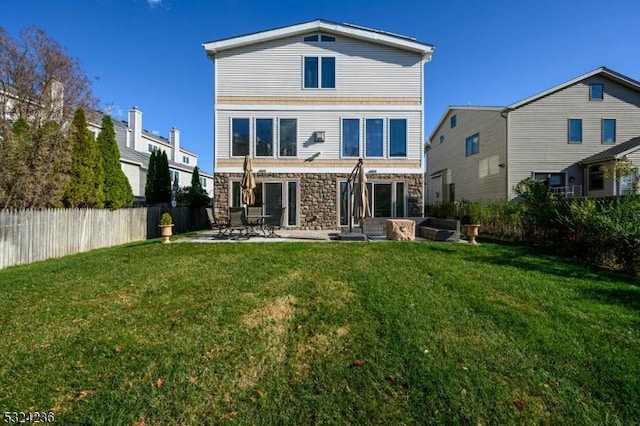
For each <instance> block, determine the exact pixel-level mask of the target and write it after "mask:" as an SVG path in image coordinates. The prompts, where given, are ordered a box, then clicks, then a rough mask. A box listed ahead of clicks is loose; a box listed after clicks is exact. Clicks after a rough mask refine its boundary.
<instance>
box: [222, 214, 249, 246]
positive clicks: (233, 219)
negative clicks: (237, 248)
mask: <svg viewBox="0 0 640 426" xmlns="http://www.w3.org/2000/svg"><path fill="white" fill-rule="evenodd" d="M227 229H228V230H229V237H230V238H232V239H238V238H241V237H242V236H243V233H244V236H245V237H246V238H249V237H250V235H249V226H248V225H247V219H246V217H245V212H244V207H229V225H228V226H227ZM233 231H238V236H237V237H235V238H234V237H233Z"/></svg>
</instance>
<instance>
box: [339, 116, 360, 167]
mask: <svg viewBox="0 0 640 426" xmlns="http://www.w3.org/2000/svg"><path fill="white" fill-rule="evenodd" d="M344 120H358V130H359V131H358V155H355V156H353V155H344V149H342V147H343V146H344ZM363 138H364V135H363V122H362V118H361V117H350V116H347V117H340V147H339V149H340V158H345V159H351V158H361V157H363V152H362V149H363V148H362V146H363V142H362V141H363Z"/></svg>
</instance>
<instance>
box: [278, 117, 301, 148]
mask: <svg viewBox="0 0 640 426" xmlns="http://www.w3.org/2000/svg"><path fill="white" fill-rule="evenodd" d="M275 120H277V123H278V126H277V127H278V130H277V145H278V151H277V157H278V158H298V155H299V154H300V150H299V149H298V148H299V146H298V140H299V139H300V120H299V119H298V117H288V116H285V117H276V118H275ZM280 120H296V155H281V154H280Z"/></svg>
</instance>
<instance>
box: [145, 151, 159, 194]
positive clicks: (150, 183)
mask: <svg viewBox="0 0 640 426" xmlns="http://www.w3.org/2000/svg"><path fill="white" fill-rule="evenodd" d="M157 159H158V156H157V155H156V151H155V150H154V151H151V158H149V168H148V170H147V182H146V183H145V185H144V197H145V200H146V202H147V205H151V204H154V203H155V202H156V193H155V191H154V189H155V181H156V164H157V161H156V160H157Z"/></svg>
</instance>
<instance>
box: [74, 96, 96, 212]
mask: <svg viewBox="0 0 640 426" xmlns="http://www.w3.org/2000/svg"><path fill="white" fill-rule="evenodd" d="M71 144H72V146H73V148H72V149H73V151H72V160H71V171H70V181H69V184H68V186H67V190H66V191H65V195H64V204H65V205H66V206H67V207H98V208H102V207H103V206H104V191H103V184H102V182H103V181H104V172H103V170H102V162H101V161H100V156H99V152H98V146H97V144H96V141H95V140H94V139H93V135H92V134H91V132H90V131H89V129H88V128H87V119H86V117H85V114H84V111H83V110H82V109H81V108H79V109H77V110H76V113H75V115H74V117H73V122H72V129H71Z"/></svg>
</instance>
